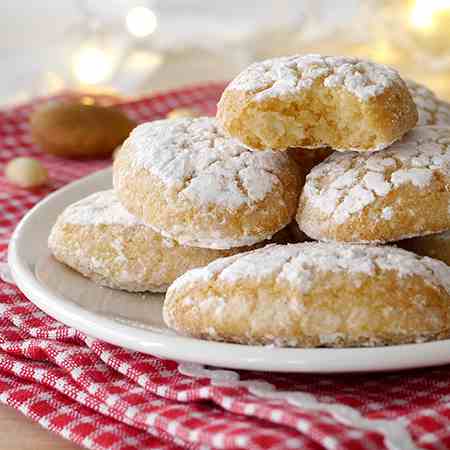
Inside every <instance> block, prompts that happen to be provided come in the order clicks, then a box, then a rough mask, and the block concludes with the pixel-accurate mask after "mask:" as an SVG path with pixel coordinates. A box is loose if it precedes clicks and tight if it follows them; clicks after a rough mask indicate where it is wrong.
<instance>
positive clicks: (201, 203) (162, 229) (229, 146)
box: [114, 117, 304, 249]
mask: <svg viewBox="0 0 450 450" xmlns="http://www.w3.org/2000/svg"><path fill="white" fill-rule="evenodd" d="M303 181H304V180H303V178H302V176H301V175H300V170H299V169H298V167H297V165H296V163H295V161H293V160H292V159H291V158H290V157H289V156H288V155H287V154H283V153H280V152H273V151H270V150H267V151H264V152H251V151H250V150H248V149H246V148H244V147H243V146H241V145H239V144H238V143H237V142H236V141H235V140H233V139H230V138H228V137H225V136H224V135H223V134H222V133H221V132H220V131H219V130H218V129H217V126H216V122H215V119H213V118H209V117H201V118H184V119H171V120H160V121H155V122H150V123H146V124H143V125H140V126H138V127H137V128H135V130H133V132H132V133H131V135H130V137H129V139H127V140H126V142H125V143H124V145H123V146H122V150H121V151H120V152H119V154H118V155H117V157H116V159H115V160H114V186H115V189H116V191H117V194H118V196H119V198H120V200H121V203H122V204H123V205H124V206H125V207H126V208H127V209H128V210H129V211H130V212H131V213H133V214H134V215H136V216H137V217H139V218H140V219H142V220H143V221H144V222H145V223H146V224H147V225H149V226H151V227H152V228H153V229H154V230H155V231H157V232H158V233H160V234H162V235H164V236H167V237H170V238H173V239H175V240H177V241H178V242H180V243H182V244H183V245H189V246H196V247H205V248H218V249H227V248H231V247H239V246H244V245H253V244H255V243H257V242H260V241H263V240H265V239H268V238H270V237H271V236H272V235H274V234H275V233H276V232H277V231H279V230H280V229H282V228H283V227H285V226H286V225H287V224H288V223H289V222H290V221H291V219H292V218H293V217H294V216H295V212H296V209H297V205H298V197H299V194H300V189H301V186H302V184H303Z"/></svg>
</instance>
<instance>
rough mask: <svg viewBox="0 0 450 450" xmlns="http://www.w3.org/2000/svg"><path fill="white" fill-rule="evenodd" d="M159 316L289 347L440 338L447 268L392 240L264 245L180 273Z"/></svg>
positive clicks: (205, 331) (189, 330) (449, 307)
mask: <svg viewBox="0 0 450 450" xmlns="http://www.w3.org/2000/svg"><path fill="white" fill-rule="evenodd" d="M164 320H165V322H166V324H167V325H168V326H169V327H171V328H173V329H175V330H176V331H178V332H180V333H182V334H187V335H190V336H194V337H199V338H204V339H210V340H218V341H227V342H237V343H242V344H262V345H277V346H288V347H316V346H333V347H334V346H336V347H342V346H373V345H386V344H399V343H406V342H420V341H423V340H430V339H436V338H445V337H447V336H448V335H449V331H450V268H449V267H448V266H446V265H445V264H444V263H442V262H440V261H437V260H434V259H431V258H422V257H419V256H417V255H415V254H413V253H410V252H407V251H405V250H401V249H398V248H395V247H388V246H385V247H375V246H373V247H371V246H365V245H350V244H332V243H329V244H327V243H304V244H291V245H284V246H280V245H270V246H267V247H265V248H263V249H259V250H255V251H252V252H248V253H242V254H240V255H235V256H232V257H228V258H222V259H219V260H217V261H214V262H213V263H211V264H209V265H208V266H206V267H203V268H199V269H195V270H192V271H190V272H187V273H186V274H184V275H183V276H182V277H180V278H178V279H177V280H176V281H175V282H174V283H173V284H172V285H171V286H170V287H169V289H168V291H167V295H166V300H165V303H164Z"/></svg>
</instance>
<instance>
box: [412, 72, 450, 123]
mask: <svg viewBox="0 0 450 450" xmlns="http://www.w3.org/2000/svg"><path fill="white" fill-rule="evenodd" d="M406 85H407V86H408V89H409V92H411V95H412V98H413V100H414V103H415V104H416V106H417V112H418V113H419V120H418V122H417V125H450V103H447V102H445V101H443V100H440V99H439V98H437V97H436V95H435V94H434V92H432V91H431V90H430V89H428V88H427V87H426V86H424V85H422V84H419V83H416V82H415V81H412V80H406Z"/></svg>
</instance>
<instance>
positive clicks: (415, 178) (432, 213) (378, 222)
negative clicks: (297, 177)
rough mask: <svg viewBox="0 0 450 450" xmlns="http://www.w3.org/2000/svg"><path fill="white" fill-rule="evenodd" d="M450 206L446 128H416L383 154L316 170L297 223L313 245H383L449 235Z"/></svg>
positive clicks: (349, 157)
mask: <svg viewBox="0 0 450 450" xmlns="http://www.w3.org/2000/svg"><path fill="white" fill-rule="evenodd" d="M449 204H450V128H449V127H439V126H427V127H417V128H415V129H414V130H412V131H411V132H410V133H408V135H407V136H405V138H404V139H403V140H402V141H399V142H397V143H396V144H394V145H393V146H391V147H390V148H389V149H387V150H383V151H381V152H377V153H372V154H368V155H362V154H357V153H345V154H344V153H334V154H333V155H332V156H330V157H329V158H328V159H327V160H325V161H324V162H323V163H321V164H319V165H318V166H316V167H314V168H313V169H312V171H311V172H310V173H309V175H308V177H307V179H306V183H305V186H304V189H303V192H302V196H301V198H300V206H299V210H298V212H297V222H298V224H299V226H300V228H301V230H303V231H304V232H305V233H306V234H307V235H308V236H310V237H312V238H314V239H317V240H323V241H345V242H358V243H361V242H362V243H364V242H366V243H367V242H377V243H384V242H390V241H396V240H400V239H406V238H408V237H414V236H421V235H427V234H431V233H437V232H440V231H444V230H447V229H449V228H450V208H449Z"/></svg>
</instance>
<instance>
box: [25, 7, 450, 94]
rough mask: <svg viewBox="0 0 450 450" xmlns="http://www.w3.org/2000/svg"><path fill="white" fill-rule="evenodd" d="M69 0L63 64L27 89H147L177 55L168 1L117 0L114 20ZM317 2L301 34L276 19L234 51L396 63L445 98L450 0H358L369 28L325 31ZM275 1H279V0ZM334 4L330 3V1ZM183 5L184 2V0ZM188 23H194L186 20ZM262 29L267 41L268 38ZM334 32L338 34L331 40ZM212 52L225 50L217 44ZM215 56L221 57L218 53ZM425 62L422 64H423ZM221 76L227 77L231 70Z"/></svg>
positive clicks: (449, 60) (448, 75)
mask: <svg viewBox="0 0 450 450" xmlns="http://www.w3.org/2000/svg"><path fill="white" fill-rule="evenodd" d="M73 1H74V4H75V5H76V6H77V9H78V11H79V13H80V16H81V20H80V21H79V24H78V28H77V29H76V30H75V32H74V33H73V34H72V35H71V36H65V37H64V39H62V40H61V42H65V41H66V40H67V41H70V39H69V38H73V37H74V36H75V39H72V40H71V41H70V42H71V44H70V46H67V48H68V50H67V51H66V53H65V56H64V61H62V62H61V65H59V66H58V67H56V66H48V67H46V68H45V70H44V71H43V75H42V79H41V81H40V82H39V83H40V84H39V85H38V86H37V88H36V89H35V91H34V92H30V95H46V94H50V93H55V92H57V91H58V90H61V89H66V88H75V89H92V90H93V91H97V90H100V91H103V90H105V91H109V92H118V93H124V94H125V95H127V94H132V93H140V92H146V91H147V90H151V89H152V79H153V78H152V77H153V76H154V74H156V73H157V72H156V70H157V69H158V68H162V67H163V65H164V64H167V63H168V61H169V59H170V58H171V59H170V63H173V60H174V58H173V57H172V56H170V58H169V56H168V54H167V53H166V51H165V50H161V49H158V48H156V47H155V42H156V41H157V40H158V38H159V41H160V42H161V41H164V40H165V39H166V38H165V36H166V35H165V34H164V33H165V32H166V33H167V30H168V29H169V30H171V29H170V26H169V27H168V26H167V25H168V24H169V25H170V20H171V15H170V14H167V8H168V7H167V5H166V4H163V2H157V1H156V0H115V1H116V3H117V2H119V3H120V5H121V8H122V9H120V13H118V14H117V15H116V16H115V17H114V23H113V24H112V25H111V24H110V23H109V22H108V20H109V19H108V17H105V13H107V12H108V11H107V10H101V9H99V8H95V6H96V5H97V3H96V2H95V1H93V0H73ZM308 2H311V3H308ZM319 3H320V2H317V0H304V2H303V7H304V9H305V11H306V13H305V16H306V19H305V21H304V22H302V23H300V24H299V26H298V28H299V30H298V33H293V32H292V30H291V29H289V30H287V31H286V33H284V34H283V30H282V27H280V26H278V28H274V31H273V32H271V33H266V35H264V36H265V37H264V38H263V40H262V42H258V43H254V42H252V40H251V39H247V40H245V42H242V43H241V44H235V47H234V51H236V49H237V46H239V45H240V46H241V47H242V48H240V49H239V50H245V51H247V50H249V51H248V54H249V55H257V56H254V57H253V58H258V59H262V58H264V57H271V56H274V54H284V53H295V52H298V53H302V52H311V51H318V52H321V53H329V54H349V55H352V54H354V55H355V56H360V57H369V58H371V59H374V60H376V61H378V62H381V63H386V64H390V65H392V66H394V67H397V68H398V69H399V70H400V71H401V72H402V73H404V74H405V75H406V76H409V77H410V78H413V79H417V81H420V82H423V83H425V84H428V85H430V87H432V88H433V89H434V90H436V91H437V92H438V93H440V94H441V95H443V96H445V97H447V98H449V99H450V82H449V80H450V45H449V42H450V0H370V1H369V0H367V1H366V0H361V3H360V4H361V5H363V6H364V8H365V9H364V8H363V6H361V11H364V12H361V14H363V15H364V17H363V18H362V20H361V21H360V23H362V24H365V23H367V27H365V25H363V26H360V27H359V28H358V27H356V26H355V23H356V20H353V22H352V24H350V26H349V25H348V24H347V25H346V24H342V27H344V29H345V31H346V32H345V33H338V32H335V33H333V32H330V30H329V27H328V25H327V26H326V27H325V26H322V27H318V26H317V22H320V21H321V20H322V18H321V16H320V14H317V15H315V14H312V13H311V11H313V9H314V8H316V5H318V4H319ZM328 3H330V2H328ZM100 4H101V5H104V4H103V3H101V2H100ZM274 4H277V5H278V3H276V2H274ZM280 4H281V3H280ZM336 4H337V2H333V5H336ZM180 5H181V1H180ZM299 5H300V3H299ZM305 5H306V7H305ZM308 5H310V7H309V6H308ZM163 6H164V8H165V13H164V9H162V7H163ZM181 6H183V7H184V8H186V4H184V3H183V5H181ZM181 6H180V7H181ZM171 7H172V8H176V3H175V2H171ZM208 7H210V8H213V7H214V6H213V5H212V4H211V5H209V4H207V3H205V4H204V8H208ZM280 7H281V6H280ZM299 8H300V6H299ZM308 11H309V12H310V16H309V19H308ZM337 13H338V11H336V14H337ZM164 14H165V15H164ZM308 20H309V29H312V30H314V31H315V33H316V34H317V31H318V30H319V31H320V29H323V33H322V35H321V34H320V33H318V34H317V36H314V39H313V40H311V39H310V37H308V36H307V33H308ZM343 20H345V17H344V18H343ZM177 23H181V22H177ZM163 25H164V27H166V28H164V27H163ZM185 26H186V27H189V26H191V25H190V23H189V22H188V21H187V22H186V25H185ZM231 26H232V24H230V27H231ZM183 27H184V25H183ZM186 30H187V31H188V28H186ZM186 30H185V31H186ZM352 30H353V31H354V36H353V35H352V33H351V32H352ZM175 31H177V30H175ZM268 31H270V30H268ZM294 31H295V30H294ZM366 34H367V36H364V39H366V41H365V42H363V43H361V39H360V38H361V36H363V35H366ZM267 36H269V38H270V42H267ZM336 36H342V37H341V38H340V39H336ZM349 36H350V40H351V39H352V38H353V37H355V42H356V41H358V40H359V41H358V43H357V44H355V45H353V44H350V43H349ZM66 37H67V39H65V38H66ZM275 43H276V46H275V45H274V44H275ZM283 43H285V45H284V44H283ZM269 44H270V45H269ZM252 46H255V47H257V51H253V53H252V50H254V49H253V48H252ZM244 47H245V48H244ZM247 47H249V48H247ZM217 51H218V52H219V53H220V51H225V50H224V47H223V46H222V48H218V50H217ZM199 53H200V52H199ZM265 53H267V54H265ZM177 57H178V58H179V59H180V60H182V59H183V54H182V53H181V52H180V53H177ZM199 57H202V56H199ZM222 59H223V61H224V65H226V64H227V61H230V60H232V57H231V56H230V55H223V58H222ZM249 59H251V57H250V56H249V57H248V58H247V59H246V60H245V61H243V62H242V64H245V65H246V64H248V62H249V61H248V60H249ZM237 60H238V59H237ZM215 61H218V64H220V61H221V59H220V57H218V58H216V59H215ZM215 64H216V63H215ZM239 64H240V63H236V67H235V66H234V65H233V70H234V69H235V70H236V71H238V70H241V69H242V67H239ZM178 67H179V66H178ZM423 67H426V68H427V70H426V71H424V70H423ZM178 70H179V69H178ZM219 72H220V71H219ZM161 73H167V72H164V71H162V72H161ZM226 76H232V74H230V70H229V71H228V72H227V75H226ZM180 79H181V81H180V82H182V80H183V74H180ZM124 80H125V81H124ZM197 81H199V82H200V81H202V80H201V79H199V80H197ZM136 84H139V88H138V89H135V86H136ZM123 86H125V89H123ZM20 100H21V101H23V100H24V99H23V98H20Z"/></svg>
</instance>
